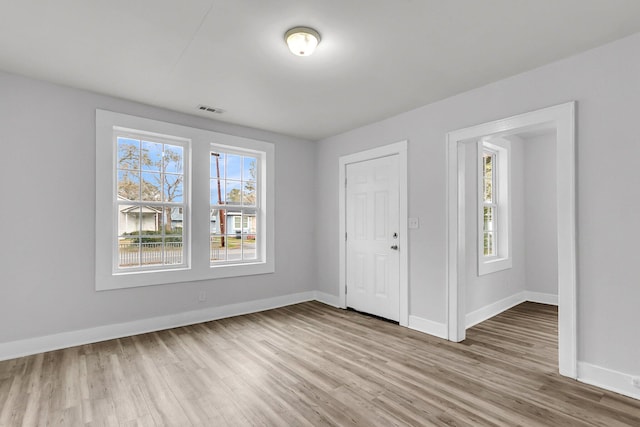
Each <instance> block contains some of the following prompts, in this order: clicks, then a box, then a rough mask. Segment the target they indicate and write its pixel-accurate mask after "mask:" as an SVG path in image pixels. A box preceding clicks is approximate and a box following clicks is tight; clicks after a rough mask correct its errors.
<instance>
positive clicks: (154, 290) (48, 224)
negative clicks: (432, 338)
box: [0, 73, 316, 342]
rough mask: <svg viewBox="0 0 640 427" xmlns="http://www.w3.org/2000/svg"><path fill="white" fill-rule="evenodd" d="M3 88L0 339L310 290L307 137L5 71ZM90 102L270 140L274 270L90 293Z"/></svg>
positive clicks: (310, 147) (311, 168) (310, 148)
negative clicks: (272, 148)
mask: <svg viewBox="0 0 640 427" xmlns="http://www.w3.org/2000/svg"><path fill="white" fill-rule="evenodd" d="M0 93H2V96H0V141H1V147H2V151H1V153H2V162H1V166H0V182H1V183H2V192H1V193H2V202H1V204H0V206H2V208H1V209H0V224H2V232H1V233H2V244H1V245H0V263H1V266H0V325H2V327H0V342H7V341H13V340H18V339H25V338H30V337H36V336H42V335H48V334H53V333H57V332H64V331H72V330H77V329H84V328H90V327H94V326H102V325H109V324H112V323H119V322H127V321H132V320H137V319H144V318H149V317H154V316H164V315H170V314H175V313H181V312H185V311H190V310H196V309H204V308H207V307H211V306H222V305H226V304H232V303H238V302H246V301H251V300H257V299H263V298H269V297H274V296H281V295H287V294H292V293H297V292H303V291H310V290H313V289H315V281H314V276H313V274H312V273H313V271H314V269H315V265H316V264H315V257H314V254H315V249H316V248H315V246H314V245H313V244H312V240H313V238H314V235H313V224H314V223H315V218H316V217H315V209H314V204H315V199H314V195H313V191H312V189H313V187H314V182H315V163H314V153H315V146H314V144H313V143H311V142H308V141H304V140H300V139H294V138H289V137H284V136H281V135H276V134H273V133H268V132H263V131H258V130H254V129H249V128H243V127H239V126H232V125H228V124H224V123H220V122H215V121H212V120H207V119H204V118H197V117H194V116H188V115H183V114H177V113H174V112H169V111H166V110H161V109H156V108H152V107H148V106H144V105H140V104H136V103H132V102H127V101H123V100H119V99H115V98H110V97H106V96H100V95H96V94H92V93H88V92H84V91H79V90H75V89H70V88H66V87H61V86H56V85H52V84H49V83H44V82H40V81H35V80H30V79H27V78H23V77H19V76H15V75H10V74H6V73H0ZM96 108H100V109H106V110H112V111H117V112H120V113H126V114H132V115H137V116H142V117H147V118H152V119H156V120H163V121H167V122H172V123H178V124H182V125H187V126H193V127H198V128H203V129H209V130H214V131H218V132H224V133H228V134H233V135H238V136H244V137H249V138H255V139H260V140H264V141H269V142H273V143H275V146H276V159H275V161H276V170H275V171H274V172H275V174H276V176H275V181H276V194H275V198H276V214H277V217H276V242H275V244H276V273H275V274H268V275H261V276H248V277H241V278H237V279H225V280H215V281H203V282H191V283H185V284H172V285H161V286H150V287H144V288H133V289H125V290H115V291H104V292H96V291H95V283H94V247H95V162H96V159H95V109H96ZM98 161H100V159H98ZM202 291H205V292H206V293H207V295H208V298H207V301H206V302H204V303H198V294H199V293H200V292H202Z"/></svg>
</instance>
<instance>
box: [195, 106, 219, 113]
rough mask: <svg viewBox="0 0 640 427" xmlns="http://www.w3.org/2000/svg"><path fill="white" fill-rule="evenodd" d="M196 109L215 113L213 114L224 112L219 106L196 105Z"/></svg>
mask: <svg viewBox="0 0 640 427" xmlns="http://www.w3.org/2000/svg"><path fill="white" fill-rule="evenodd" d="M198 110H200V111H206V112H207V113H215V114H222V113H224V110H223V109H221V108H215V107H209V106H208V105H198Z"/></svg>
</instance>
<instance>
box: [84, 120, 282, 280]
mask: <svg viewBox="0 0 640 427" xmlns="http://www.w3.org/2000/svg"><path fill="white" fill-rule="evenodd" d="M274 153H275V150H274V147H273V144H270V143H266V142H262V141H256V140H252V139H247V138H240V137H236V136H232V135H226V134H220V133H217V132H211V131H206V130H202V129H195V128H191V127H186V126H179V125H175V124H171V123H164V122H159V121H155V120H149V119H143V118H140V117H134V116H129V115H125V114H118V113H112V112H108V111H102V110H96V289H97V290H106V289H117V288H126V287H133V286H147V285H157V284H164V283H181V282H186V281H193V280H206V279H216V278H223V277H235V276H244V275H251V274H263V273H271V272H273V271H274V266H275V259H274V247H275V246H274V241H273V240H274V236H275V232H274V223H275V222H274V198H273V194H274V192H273V187H274V178H273V164H274Z"/></svg>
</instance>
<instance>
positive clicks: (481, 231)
mask: <svg viewBox="0 0 640 427" xmlns="http://www.w3.org/2000/svg"><path fill="white" fill-rule="evenodd" d="M509 156H510V142H509V141H508V140H506V139H504V138H491V139H488V140H482V141H480V142H479V143H478V159H479V161H478V172H479V173H478V275H483V274H488V273H493V272H496V271H500V270H504V269H507V268H511V265H512V261H511V252H510V247H511V218H510V204H511V201H510V193H509V187H510V171H509Z"/></svg>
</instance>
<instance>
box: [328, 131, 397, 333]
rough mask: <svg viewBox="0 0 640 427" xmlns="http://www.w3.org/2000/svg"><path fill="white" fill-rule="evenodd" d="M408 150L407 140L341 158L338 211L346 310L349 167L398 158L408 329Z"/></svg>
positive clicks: (342, 294) (342, 295) (341, 295)
mask: <svg viewBox="0 0 640 427" xmlns="http://www.w3.org/2000/svg"><path fill="white" fill-rule="evenodd" d="M407 146H408V142H407V141H406V140H404V141H400V142H396V143H394V144H389V145H384V146H382V147H377V148H372V149H370V150H366V151H361V152H358V153H354V154H348V155H345V156H341V157H340V158H339V160H338V163H339V167H340V172H339V180H338V187H339V188H338V200H339V203H338V211H339V215H340V223H339V226H338V232H339V233H338V237H339V238H338V241H339V242H340V244H339V251H338V253H339V255H338V256H339V260H340V274H339V297H338V298H339V300H338V301H339V304H340V307H342V308H347V294H346V289H347V264H346V263H347V245H346V239H345V235H346V230H347V211H346V209H347V200H346V176H347V165H348V164H351V163H359V162H364V161H367V160H374V159H379V158H381V157H387V156H393V155H396V154H397V155H398V185H399V187H400V188H399V190H400V195H399V196H400V206H399V212H398V213H399V219H400V225H399V227H400V228H399V230H398V234H399V236H398V246H399V247H400V250H399V256H400V318H399V319H400V320H399V322H398V323H399V324H400V326H405V327H406V326H408V325H409V238H408V237H409V236H408V232H409V228H408V226H407V217H408V203H407V202H408V199H407Z"/></svg>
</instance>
